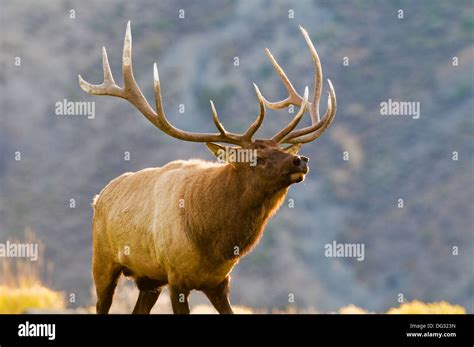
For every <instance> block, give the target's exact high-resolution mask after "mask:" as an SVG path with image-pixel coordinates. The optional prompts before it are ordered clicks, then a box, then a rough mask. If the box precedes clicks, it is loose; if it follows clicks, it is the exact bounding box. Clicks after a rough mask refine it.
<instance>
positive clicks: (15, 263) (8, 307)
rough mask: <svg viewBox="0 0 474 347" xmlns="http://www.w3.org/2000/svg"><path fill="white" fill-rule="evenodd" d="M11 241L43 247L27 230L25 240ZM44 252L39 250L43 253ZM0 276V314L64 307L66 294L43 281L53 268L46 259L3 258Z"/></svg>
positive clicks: (61, 308)
mask: <svg viewBox="0 0 474 347" xmlns="http://www.w3.org/2000/svg"><path fill="white" fill-rule="evenodd" d="M11 242H24V243H36V244H38V245H39V249H41V250H42V249H43V248H44V247H43V244H42V242H41V241H40V240H39V239H38V238H37V237H36V235H35V234H34V233H33V232H32V231H27V232H25V237H24V239H22V240H16V241H15V240H12V241H11ZM42 253H43V252H40V254H42ZM0 265H1V272H2V276H1V277H0V314H5V313H14V314H16V313H24V312H25V311H27V310H29V309H46V310H51V309H54V310H63V309H64V308H65V302H64V297H63V294H62V293H60V292H57V291H55V290H52V289H50V288H48V287H47V286H45V285H44V284H43V283H42V280H41V278H42V277H43V276H47V272H50V271H51V267H50V266H44V259H43V258H42V257H39V258H38V259H37V261H31V260H30V259H24V258H2V259H1V263H0Z"/></svg>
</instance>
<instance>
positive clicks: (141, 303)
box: [132, 288, 161, 314]
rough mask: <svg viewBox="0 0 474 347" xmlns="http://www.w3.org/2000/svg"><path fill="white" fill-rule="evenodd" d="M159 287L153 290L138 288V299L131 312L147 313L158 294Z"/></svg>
mask: <svg viewBox="0 0 474 347" xmlns="http://www.w3.org/2000/svg"><path fill="white" fill-rule="evenodd" d="M160 293H161V288H156V289H153V290H140V294H138V300H137V303H136V304H135V308H134V309H133V312H132V313H133V314H149V313H150V311H151V309H152V308H153V306H154V305H155V303H156V300H158V297H159V296H160Z"/></svg>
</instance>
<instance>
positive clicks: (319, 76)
mask: <svg viewBox="0 0 474 347" xmlns="http://www.w3.org/2000/svg"><path fill="white" fill-rule="evenodd" d="M300 31H301V33H302V34H303V37H304V39H305V41H306V44H307V45H308V48H309V51H310V53H311V58H313V62H314V93H313V100H311V106H310V109H309V111H310V115H311V121H312V122H313V123H318V122H319V121H320V116H319V100H321V92H322V89H323V88H322V80H323V69H322V68H321V61H320V60H319V55H318V52H316V49H315V48H314V45H313V42H312V41H311V39H310V37H309V35H308V32H307V31H306V29H305V28H303V27H302V26H301V25H300Z"/></svg>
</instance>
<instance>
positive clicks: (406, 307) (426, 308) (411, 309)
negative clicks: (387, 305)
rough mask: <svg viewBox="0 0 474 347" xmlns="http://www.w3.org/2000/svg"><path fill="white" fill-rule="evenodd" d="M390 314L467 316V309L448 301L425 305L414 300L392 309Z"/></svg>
mask: <svg viewBox="0 0 474 347" xmlns="http://www.w3.org/2000/svg"><path fill="white" fill-rule="evenodd" d="M387 313H388V314H466V309H465V308H464V307H462V306H460V305H452V304H450V303H448V302H446V301H439V302H431V303H425V302H422V301H419V300H414V301H410V302H406V303H404V304H401V305H400V307H396V308H391V309H389V310H388V311H387Z"/></svg>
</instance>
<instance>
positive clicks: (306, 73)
mask: <svg viewBox="0 0 474 347" xmlns="http://www.w3.org/2000/svg"><path fill="white" fill-rule="evenodd" d="M71 9H73V10H74V14H75V18H74V19H71V18H70V14H71V12H70V11H71ZM179 9H184V10H185V19H179V18H178V14H179V13H178V11H179ZM290 9H292V10H294V17H295V18H294V19H289V18H288V11H289V10H290ZM398 9H403V13H404V18H403V19H398V18H397V10H398ZM0 18H1V24H0V32H1V35H0V40H1V41H0V43H1V51H0V59H1V61H0V63H1V69H0V85H1V93H0V98H1V99H0V100H1V102H0V107H1V108H0V110H1V116H0V124H1V126H0V182H1V185H0V242H4V241H5V240H6V239H9V238H14V237H18V236H19V235H22V233H23V231H24V230H25V228H31V229H33V230H34V231H35V232H36V234H37V235H38V237H39V238H40V239H42V240H43V242H44V244H45V252H46V253H45V259H46V260H47V261H50V262H52V263H53V264H54V272H53V276H52V282H53V286H54V288H55V289H58V290H62V291H65V292H66V293H75V294H76V297H77V305H86V304H90V303H91V302H92V301H91V300H92V299H91V286H92V281H91V274H90V258H91V231H90V229H91V228H90V224H91V216H92V209H91V207H90V203H91V201H92V198H93V196H94V195H95V194H97V193H98V192H99V191H100V190H101V189H102V188H103V187H104V186H105V185H106V184H107V183H108V182H109V181H110V180H111V179H113V178H114V177H116V176H118V175H120V174H122V173H123V172H126V171H136V170H140V169H142V168H145V167H150V166H161V165H164V164H165V163H167V162H168V161H171V160H174V159H186V158H192V157H198V158H203V159H209V160H212V159H213V158H212V157H211V155H210V154H209V153H208V152H207V150H206V149H205V146H204V145H201V144H193V143H184V142H179V141H178V140H175V139H172V138H170V137H168V136H166V135H164V134H163V133H160V132H159V131H158V130H157V129H155V128H154V127H153V126H152V125H151V124H149V123H148V122H147V121H146V120H145V119H144V117H142V116H141V115H139V113H138V111H136V110H135V109H134V108H133V107H132V106H131V105H129V104H128V103H126V102H125V101H121V100H118V99H116V98H111V97H110V98H103V97H93V96H90V95H87V94H85V93H84V92H82V91H81V90H80V88H79V85H78V82H77V75H78V74H79V73H80V74H81V75H82V76H83V77H84V78H85V79H86V80H88V81H90V82H92V83H100V82H101V81H102V66H101V47H102V46H103V45H105V46H106V47H107V51H108V56H109V60H110V63H111V65H112V70H113V73H114V76H115V77H116V80H117V82H118V83H119V84H120V83H121V78H120V76H121V73H120V69H121V50H122V42H123V36H124V32H125V26H126V23H127V21H128V20H129V19H131V20H132V33H133V37H134V40H133V44H134V46H133V57H134V71H135V76H136V78H137V81H138V83H139V85H140V86H141V89H142V91H143V92H144V93H145V95H146V96H147V97H148V99H149V100H150V102H151V101H152V100H153V94H152V93H153V90H152V78H153V77H152V65H153V63H154V62H155V61H156V62H157V63H158V66H159V69H160V79H161V82H162V89H163V91H162V92H163V98H164V103H165V108H166V110H167V114H168V116H169V118H170V120H171V121H172V123H173V124H175V125H176V126H178V127H180V128H183V129H186V130H194V131H214V128H213V124H212V118H211V113H210V110H209V101H208V100H209V99H210V98H212V99H213V100H214V102H215V104H216V107H217V109H218V111H219V114H220V116H221V120H222V121H223V123H224V124H225V125H226V128H228V129H232V130H233V131H242V130H243V129H244V128H246V127H247V126H248V124H249V123H250V122H251V121H252V120H253V118H254V116H255V114H256V113H257V112H258V103H257V100H256V97H255V95H254V90H253V87H252V82H253V81H255V82H256V83H257V84H258V85H259V87H260V89H261V90H262V93H263V94H264V95H265V96H266V97H267V98H269V99H271V100H276V99H279V98H282V97H284V96H285V95H286V94H285V93H286V92H285V90H284V88H283V86H282V83H281V81H280V80H279V78H278V76H277V74H276V72H275V71H274V70H273V68H272V66H271V64H270V62H269V61H268V59H267V57H266V55H265V53H264V50H263V48H264V47H269V48H270V49H271V50H272V52H273V54H274V55H275V57H276V58H277V59H278V60H279V62H280V63H281V65H282V66H283V67H284V68H285V70H286V72H287V74H288V75H289V77H290V79H291V80H292V81H293V83H294V85H295V87H296V88H297V89H298V90H299V91H302V90H303V87H304V86H305V85H310V86H311V82H312V79H313V71H312V66H311V59H310V56H309V53H308V50H307V48H306V46H305V42H304V39H303V38H302V37H301V35H300V33H299V30H298V25H299V24H301V25H303V26H305V27H306V28H307V29H308V32H309V33H310V36H311V37H312V39H313V41H314V43H315V45H316V48H317V50H318V52H319V55H320V57H321V60H322V64H323V72H324V73H325V77H326V78H330V79H331V81H332V82H333V84H334V86H335V89H336V94H337V98H338V113H337V116H336V120H335V122H334V125H333V126H332V127H331V129H330V130H329V131H328V132H327V133H326V134H325V135H324V136H323V137H322V138H321V139H319V140H318V141H316V142H314V143H312V144H309V145H306V146H305V147H304V148H303V150H302V153H303V154H304V155H306V156H308V157H310V158H311V162H310V166H311V172H310V174H309V175H308V177H307V178H306V181H305V182H304V183H303V184H299V185H295V186H293V187H292V188H291V190H290V193H289V195H288V199H293V200H294V208H290V207H289V206H288V204H285V205H284V206H283V207H282V208H281V210H280V212H279V213H278V214H277V215H276V216H275V217H274V218H273V219H272V221H271V223H270V224H269V225H268V227H267V229H266V232H265V234H264V236H263V239H262V240H261V242H260V245H259V246H258V247H257V248H256V249H255V251H254V252H253V253H251V254H250V255H249V256H247V257H246V258H244V259H243V260H242V261H241V263H240V264H239V265H238V266H237V267H236V269H235V270H234V272H233V276H232V278H233V288H232V301H233V302H234V303H235V304H241V305H245V306H251V307H255V308H272V307H277V308H282V309H283V308H287V307H288V306H291V305H294V306H296V307H299V308H304V307H316V308H317V309H318V310H321V311H331V310H337V309H338V308H340V307H343V306H345V305H347V304H349V303H352V304H355V305H357V306H359V307H363V308H365V309H368V310H370V311H377V312H383V311H386V310H387V309H388V308H390V307H395V306H398V302H397V295H398V294H399V293H402V294H403V295H404V297H405V298H406V299H408V300H412V299H420V300H422V301H428V302H432V301H441V300H446V301H448V302H451V303H454V304H460V305H462V306H464V307H465V308H466V309H467V310H468V312H471V313H472V311H473V308H474V272H473V271H474V270H473V268H474V264H473V259H474V258H473V255H474V237H473V235H474V234H473V231H474V228H473V226H474V225H473V216H474V205H473V201H474V188H473V187H474V186H473V168H474V166H473V153H474V152H473V150H474V148H473V143H474V142H473V130H474V129H473V118H472V117H473V106H474V105H473V104H474V98H473V73H474V71H473V66H474V64H473V63H474V50H473V48H474V42H473V38H474V20H473V18H474V10H473V4H472V1H449V2H448V1H442V0H435V1H427V0H425V1H416V2H414V1H408V0H407V1H399V2H384V3H382V2H380V1H375V0H372V1H370V0H368V1H363V0H359V1H352V2H348V1H298V2H296V1H294V2H291V1H265V0H261V1H252V2H251V1H238V2H237V1H219V2H217V1H199V2H191V1H152V0H145V1H143V0H141V1H134V2H131V1H129V2H125V1H112V0H108V1H100V2H92V1H59V0H54V1H40V2H38V1H33V0H28V1H21V2H20V1H13V0H3V1H2V2H1V3H0ZM236 56H237V57H239V63H240V64H239V66H234V57H236ZM15 57H21V66H15V64H14V62H15ZM344 57H348V58H349V65H348V66H344V65H343V61H344ZM453 57H457V58H458V62H459V64H458V65H457V66H453ZM326 90H327V84H325V85H324V93H326ZM390 98H391V99H393V100H403V101H419V102H420V103H421V118H420V119H412V118H411V117H406V116H405V117H388V116H381V115H380V103H381V102H383V101H387V100H388V99H390ZM63 99H67V100H69V101H83V100H85V101H95V102H96V117H95V118H94V119H87V117H84V116H57V115H56V114H55V103H56V102H58V101H62V100H63ZM323 99H325V97H324V98H323ZM180 104H184V105H185V108H186V112H185V113H184V114H180V113H179V112H178V105H180ZM324 107H325V100H324V102H323V105H322V112H324ZM290 116H291V115H288V113H287V112H285V111H269V112H268V115H267V117H266V120H265V123H264V126H263V127H262V130H261V131H260V132H259V135H260V136H262V137H265V136H269V135H271V134H273V133H274V132H275V131H276V130H277V129H279V128H281V127H282V126H283V125H284V124H286V122H287V121H288V119H289V118H290ZM18 151H19V152H21V160H20V161H16V160H15V152H18ZM344 151H348V152H349V154H350V160H349V161H344V160H343V152H344ZM454 151H456V152H458V153H459V160H457V161H453V160H452V156H453V152H454ZM124 152H130V160H129V161H126V160H124ZM400 198H402V199H404V204H405V206H404V208H403V209H399V208H398V207H397V201H398V199H400ZM70 199H74V201H75V208H71V207H70ZM333 240H336V241H337V242H358V243H364V244H365V245H366V247H365V249H366V254H365V260H364V261H362V262H359V261H357V260H356V259H351V258H349V259H340V258H326V257H325V256H324V245H325V244H326V243H330V242H332V241H333ZM455 246H456V247H458V248H459V255H453V254H452V249H453V247H455ZM290 293H292V294H294V298H295V302H294V303H291V304H290V303H289V302H288V296H289V294H290Z"/></svg>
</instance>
